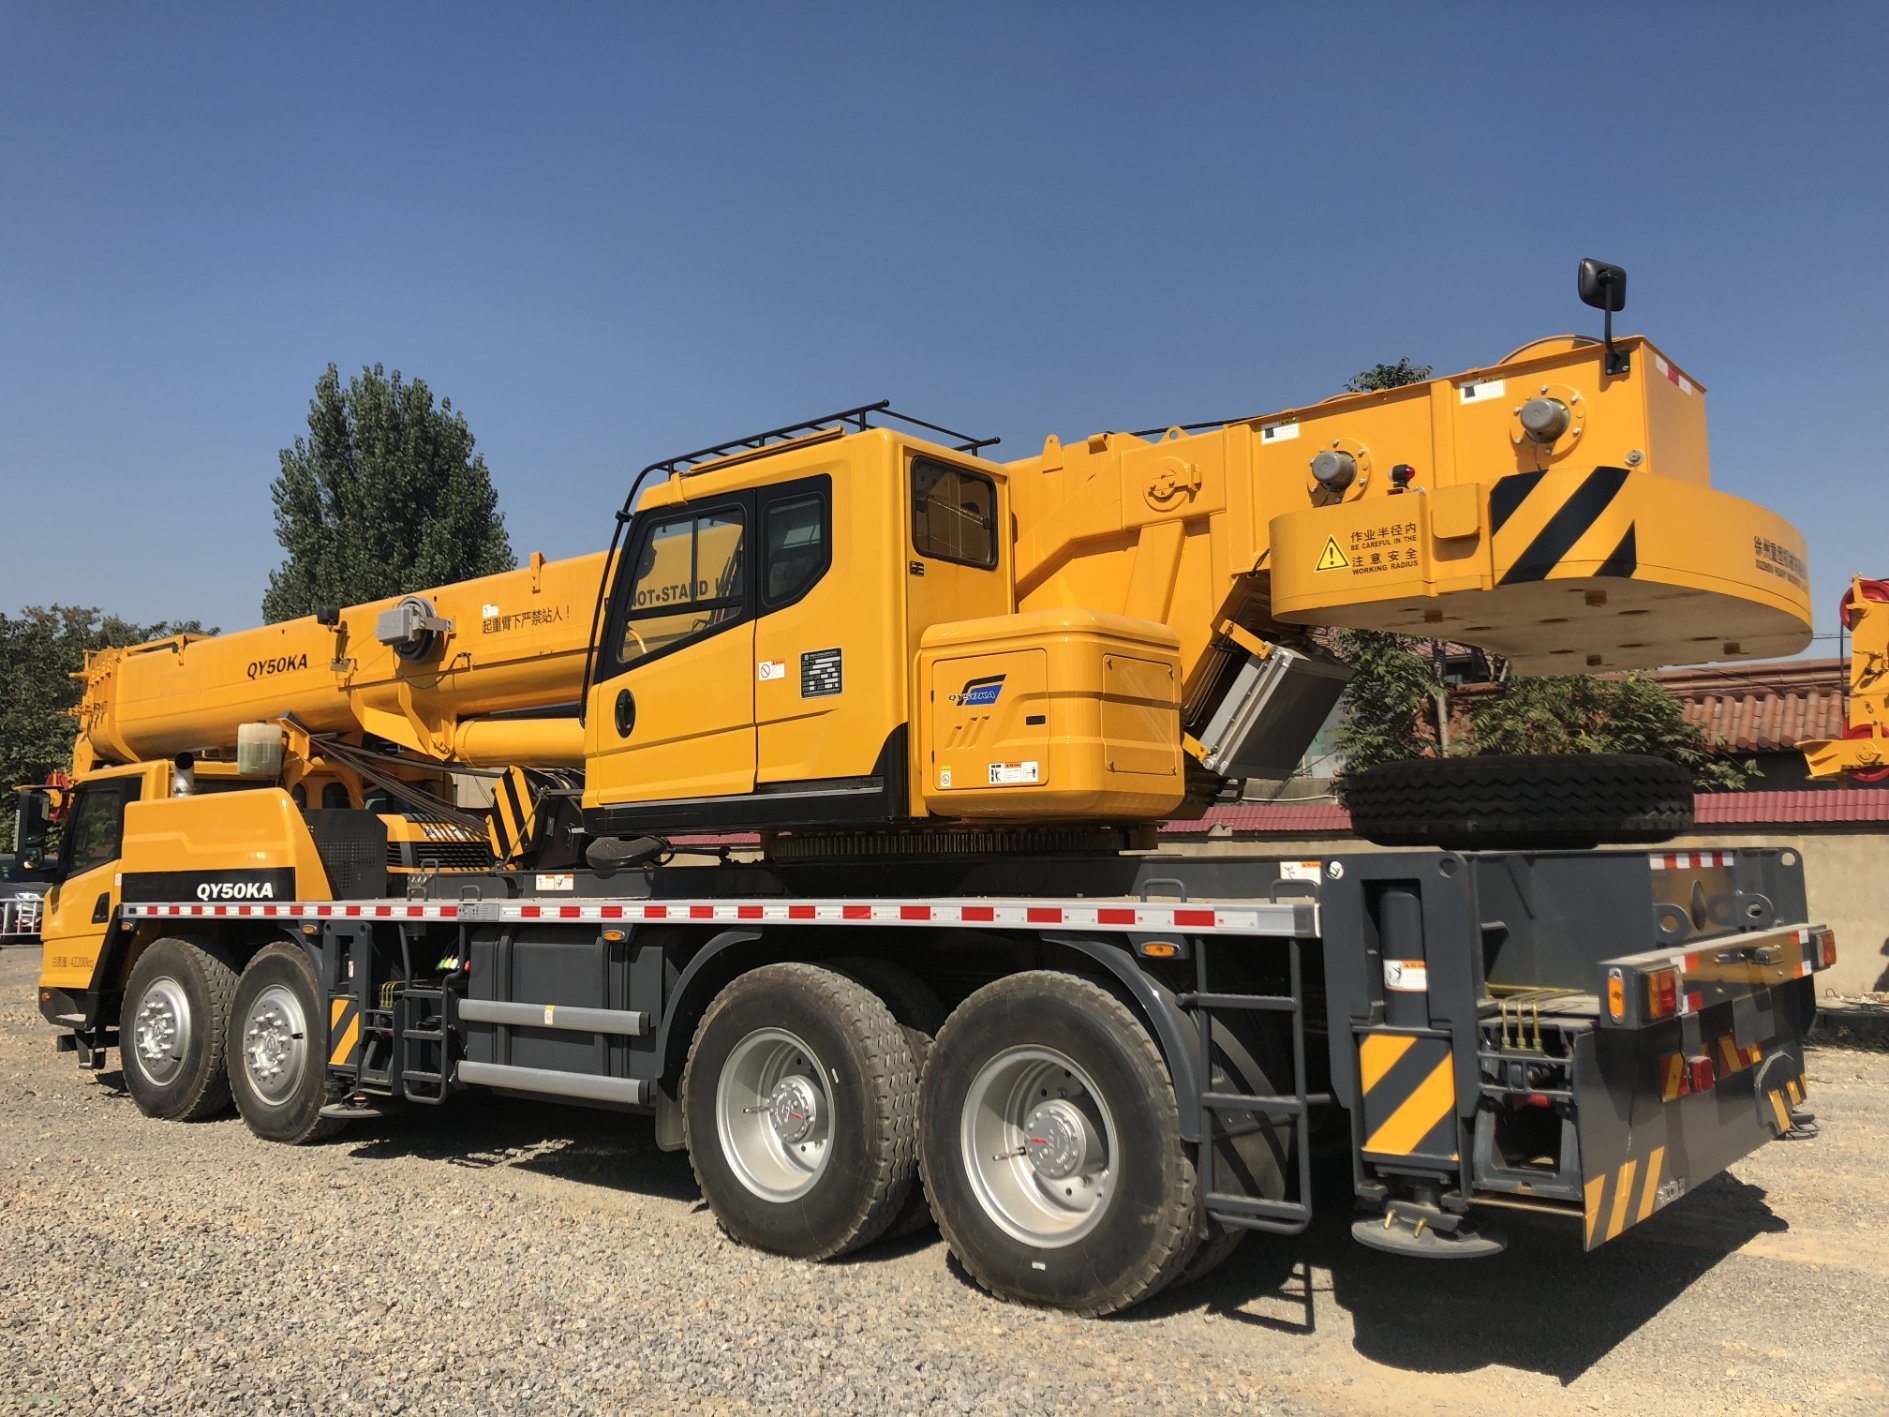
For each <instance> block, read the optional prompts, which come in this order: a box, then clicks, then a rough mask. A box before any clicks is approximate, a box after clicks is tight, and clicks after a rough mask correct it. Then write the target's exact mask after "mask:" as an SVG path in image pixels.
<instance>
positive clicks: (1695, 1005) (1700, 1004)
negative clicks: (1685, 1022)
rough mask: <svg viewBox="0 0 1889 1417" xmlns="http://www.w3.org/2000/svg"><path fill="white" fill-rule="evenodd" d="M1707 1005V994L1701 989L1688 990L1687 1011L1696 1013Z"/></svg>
mask: <svg viewBox="0 0 1889 1417" xmlns="http://www.w3.org/2000/svg"><path fill="white" fill-rule="evenodd" d="M1704 1007H1705V994H1704V992H1703V991H1702V990H1699V989H1688V990H1686V1012H1687V1013H1689V1014H1696V1013H1697V1012H1699V1010H1700V1009H1702V1008H1704Z"/></svg>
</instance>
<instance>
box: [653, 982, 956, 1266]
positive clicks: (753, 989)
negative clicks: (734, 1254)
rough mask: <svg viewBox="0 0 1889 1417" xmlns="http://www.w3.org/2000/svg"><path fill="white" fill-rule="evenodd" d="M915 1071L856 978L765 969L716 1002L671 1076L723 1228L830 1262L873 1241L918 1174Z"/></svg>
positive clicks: (894, 1029)
mask: <svg viewBox="0 0 1889 1417" xmlns="http://www.w3.org/2000/svg"><path fill="white" fill-rule="evenodd" d="M917 1093H918V1086H917V1069H916V1068H915V1067H914V1066H913V1063H912V1053H911V1048H910V1047H909V1045H908V1044H907V1043H906V1041H905V1034H904V1031H903V1030H902V1029H900V1027H899V1025H898V1023H897V1021H896V1020H895V1019H894V1018H893V1016H892V1013H891V1011H890V1010H889V1009H887V1008H886V1006H885V1004H884V1003H883V1002H882V1001H881V1000H880V999H879V997H878V996H877V995H875V994H874V993H873V992H872V991H871V990H869V989H867V988H866V987H865V986H864V985H863V984H861V983H859V982H858V981H857V980H854V979H849V978H847V977H846V976H845V975H843V974H839V973H836V972H835V971H833V970H830V969H821V968H819V967H817V966H815V965H810V964H770V965H766V966H764V967H762V968H760V969H756V970H753V971H752V972H750V973H748V974H744V975H742V976H741V977H740V978H739V979H737V980H735V981H734V983H732V984H730V985H729V986H728V987H727V988H726V989H724V990H722V992H721V993H720V994H719V995H717V996H716V998H715V1001H714V1002H713V1003H712V1004H710V1005H709V1008H708V1012H707V1013H706V1014H705V1015H703V1018H702V1022H701V1026H700V1027H699V1028H697V1029H696V1033H695V1041H694V1042H693V1044H692V1045H691V1046H690V1048H689V1060H688V1064H687V1066H686V1067H685V1068H684V1070H683V1074H682V1119H683V1140H684V1143H685V1144H686V1145H687V1147H688V1150H689V1161H690V1164H691V1165H692V1166H693V1167H694V1169H695V1179H696V1181H697V1183H698V1184H700V1186H701V1187H702V1194H703V1196H704V1197H705V1198H706V1199H707V1201H708V1204H709V1208H710V1209H711V1210H713V1211H714V1212H715V1218H716V1220H717V1221H719V1222H720V1223H721V1226H722V1228H723V1229H724V1230H726V1231H727V1232H728V1234H729V1235H731V1236H732V1237H733V1238H735V1239H737V1240H739V1241H741V1242H742V1243H743V1244H747V1245H753V1246H754V1247H755V1248H757V1249H762V1250H772V1251H773V1252H774V1253H776V1254H783V1255H793V1256H796V1257H798V1258H802V1259H831V1258H832V1257H834V1256H836V1255H842V1254H845V1253H847V1252H848V1251H849V1250H854V1249H857V1248H859V1247H860V1246H862V1245H866V1244H869V1243H871V1242H872V1241H873V1240H876V1239H878V1238H879V1237H880V1236H881V1235H882V1234H884V1233H885V1230H886V1227H887V1226H889V1225H890V1224H891V1223H892V1221H893V1219H894V1218H895V1217H896V1216H897V1215H898V1213H899V1211H900V1208H901V1207H903V1206H904V1204H905V1201H906V1197H907V1195H908V1194H909V1192H910V1191H911V1188H912V1184H913V1179H914V1176H915V1175H916V1172H917V1157H916V1149H917V1137H916V1133H917V1111H918V1097H917Z"/></svg>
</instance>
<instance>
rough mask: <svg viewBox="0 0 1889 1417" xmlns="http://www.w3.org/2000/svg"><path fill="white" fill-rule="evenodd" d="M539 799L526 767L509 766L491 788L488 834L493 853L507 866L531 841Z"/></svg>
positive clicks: (487, 822) (486, 828)
mask: <svg viewBox="0 0 1889 1417" xmlns="http://www.w3.org/2000/svg"><path fill="white" fill-rule="evenodd" d="M537 818H538V799H537V795H536V794H535V793H534V792H533V791H532V790H531V778H530V776H529V775H528V774H527V773H526V772H525V770H524V769H523V768H519V767H514V768H508V769H506V772H505V776H503V777H501V778H500V779H499V780H498V786H497V787H496V788H494V789H493V792H492V811H491V814H490V815H489V816H488V817H487V818H486V827H485V830H486V837H487V839H488V840H489V841H490V842H491V844H492V854H493V855H494V856H496V857H497V858H498V861H499V865H501V866H505V865H509V864H511V862H512V861H513V860H514V859H515V858H516V857H517V856H518V855H519V853H520V852H522V851H523V850H524V849H525V848H526V847H527V846H529V845H530V844H531V834H532V832H533V831H534V830H535V829H536V827H537Z"/></svg>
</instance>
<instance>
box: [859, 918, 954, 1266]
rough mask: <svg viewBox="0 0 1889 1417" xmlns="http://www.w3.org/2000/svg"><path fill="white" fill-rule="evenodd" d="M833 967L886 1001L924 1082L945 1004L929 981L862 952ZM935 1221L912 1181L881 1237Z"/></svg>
mask: <svg viewBox="0 0 1889 1417" xmlns="http://www.w3.org/2000/svg"><path fill="white" fill-rule="evenodd" d="M833 968H835V969H837V970H839V971H840V972H841V973H842V974H846V975H849V976H851V977H852V978H854V979H857V980H858V981H859V982H860V983H861V984H864V985H865V986H866V987H867V988H868V989H870V990H872V992H873V993H875V994H877V995H878V996H879V997H880V999H882V1000H883V1001H884V1002H885V1006H886V1007H887V1008H888V1009H890V1010H891V1011H892V1017H893V1018H895V1019H897V1020H898V1024H899V1027H900V1028H902V1029H904V1030H905V1045H906V1047H908V1048H910V1049H911V1050H912V1068H913V1074H914V1076H915V1077H916V1078H917V1079H918V1086H919V1087H921V1088H922V1087H923V1086H924V1079H925V1060H926V1059H927V1058H928V1057H930V1056H931V1042H932V1040H933V1039H934V1038H936V1037H937V1036H938V1030H939V1029H941V1028H943V1027H944V1021H945V1006H944V1005H943V1004H942V1003H941V1002H939V999H938V995H937V993H936V992H935V991H934V990H933V989H932V987H931V985H929V984H927V983H926V982H925V981H924V980H922V979H920V978H919V977H918V976H917V975H916V974H914V973H912V971H911V970H909V969H907V968H906V967H905V966H904V965H902V964H894V963H892V961H891V960H886V959H873V958H872V957H870V956H866V955H861V956H854V957H849V958H847V959H842V960H835V961H834V962H833ZM934 1223H935V1221H934V1220H933V1218H932V1213H931V1204H930V1202H928V1201H927V1200H926V1199H925V1188H924V1186H923V1185H922V1184H919V1183H917V1182H914V1183H913V1185H912V1189H911V1191H910V1192H909V1193H908V1194H907V1195H906V1197H905V1205H904V1206H903V1207H902V1208H901V1209H900V1211H899V1213H898V1214H897V1215H895V1216H894V1217H893V1218H892V1223H891V1224H890V1225H888V1226H886V1228H885V1235H884V1236H883V1238H884V1239H887V1240H902V1239H904V1238H905V1237H906V1236H907V1235H916V1234H917V1233H918V1232H919V1231H921V1230H925V1229H929V1228H930V1227H931V1226H932V1225H933V1224H934Z"/></svg>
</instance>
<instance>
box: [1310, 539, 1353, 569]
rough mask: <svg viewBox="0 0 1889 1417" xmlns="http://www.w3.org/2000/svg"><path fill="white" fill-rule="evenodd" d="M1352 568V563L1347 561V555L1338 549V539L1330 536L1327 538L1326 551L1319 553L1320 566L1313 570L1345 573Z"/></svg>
mask: <svg viewBox="0 0 1889 1417" xmlns="http://www.w3.org/2000/svg"><path fill="white" fill-rule="evenodd" d="M1350 566H1351V562H1350V561H1348V560H1346V559H1345V553H1344V552H1342V551H1340V550H1339V549H1338V538H1337V537H1335V536H1328V537H1326V538H1325V549H1324V550H1323V551H1321V552H1319V553H1318V564H1317V565H1316V566H1314V567H1312V569H1313V570H1315V571H1343V570H1348V569H1350Z"/></svg>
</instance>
